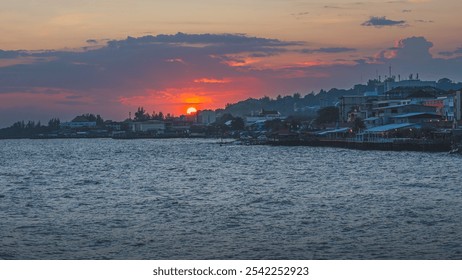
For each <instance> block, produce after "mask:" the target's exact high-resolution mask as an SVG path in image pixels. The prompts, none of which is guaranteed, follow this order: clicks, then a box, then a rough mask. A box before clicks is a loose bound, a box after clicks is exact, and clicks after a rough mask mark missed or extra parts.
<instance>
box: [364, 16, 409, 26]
mask: <svg viewBox="0 0 462 280" xmlns="http://www.w3.org/2000/svg"><path fill="white" fill-rule="evenodd" d="M361 25H363V26H373V27H384V26H399V27H406V26H407V24H406V21H404V20H391V19H387V18H386V17H370V19H369V20H367V21H365V22H363V23H362V24H361Z"/></svg>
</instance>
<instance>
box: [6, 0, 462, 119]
mask: <svg viewBox="0 0 462 280" xmlns="http://www.w3.org/2000/svg"><path fill="white" fill-rule="evenodd" d="M442 2H444V3H442ZM58 3H59V4H58ZM110 3H113V2H108V1H98V2H97V3H94V2H92V1H81V3H80V4H77V3H72V2H70V1H53V0H45V1H32V2H31V1H24V0H23V1H9V2H8V3H6V4H4V7H3V9H2V12H1V16H2V17H1V18H0V24H1V25H0V26H1V27H0V30H1V31H2V32H3V34H4V36H3V37H2V39H0V127H5V126H8V125H11V124H12V123H13V122H15V121H17V120H41V121H46V120H47V119H50V118H55V117H59V118H61V119H63V120H69V119H71V118H73V117H74V116H75V115H78V114H82V113H98V114H101V115H103V116H105V117H106V118H108V119H115V120H121V119H125V118H127V117H128V114H129V112H133V111H134V110H136V108H137V107H139V106H143V107H144V108H145V109H146V110H147V111H148V112H153V111H155V112H163V113H165V114H166V113H171V114H175V115H180V114H186V109H187V108H189V107H191V106H194V107H196V108H197V110H203V109H213V110H214V109H218V108H224V107H225V106H226V104H228V103H234V102H237V101H240V100H245V99H248V98H261V97H264V96H268V97H270V98H275V97H276V96H278V95H282V96H284V95H292V94H294V93H300V94H302V95H305V94H308V93H311V92H315V93H317V92H319V91H320V90H321V89H324V90H329V89H331V88H344V89H349V88H352V87H353V86H354V85H356V84H364V83H366V82H367V81H368V80H369V79H378V78H379V77H380V78H381V79H382V80H384V79H385V78H386V77H387V76H389V74H390V68H391V71H392V72H391V74H392V75H394V76H396V77H398V76H399V77H401V78H402V79H407V77H409V75H410V74H413V75H414V76H415V75H416V74H417V73H418V74H419V77H420V79H421V80H433V81H436V80H438V79H441V78H449V79H451V80H452V81H454V82H460V81H462V66H461V65H462V51H461V50H462V42H461V41H460V39H459V38H458V37H457V35H456V34H457V31H458V30H459V28H460V24H459V23H458V22H459V21H458V20H457V19H458V13H457V11H458V10H459V8H462V4H461V3H460V2H459V1H452V0H447V1H440V2H437V1H431V0H410V1H388V2H383V1H368V2H350V1H343V0H338V1H332V2H322V3H321V2H316V1H279V0H272V1H252V2H247V1H225V0H223V1H213V2H210V1H200V2H196V3H191V2H189V1H183V0H177V1H171V2H169V3H150V2H144V1H133V2H130V3H133V4H129V3H126V2H125V1H116V4H114V5H110ZM26 4H28V5H26ZM179 7H181V8H179ZM186 11H188V12H186ZM225 11H226V12H225ZM232 15H236V16H232Z"/></svg>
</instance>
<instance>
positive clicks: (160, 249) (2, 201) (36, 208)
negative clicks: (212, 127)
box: [0, 139, 462, 259]
mask: <svg viewBox="0 0 462 280" xmlns="http://www.w3.org/2000/svg"><path fill="white" fill-rule="evenodd" d="M0 159H1V161H0V213H1V215H0V259H462V174H461V166H462V157H461V156H454V155H448V154H444V153H436V154H432V153H415V152H382V151H355V150H344V149H335V148H312V147H269V146H236V145H223V146H220V145H219V144H217V141H216V140H135V141H116V140H109V139H97V140H21V141H0Z"/></svg>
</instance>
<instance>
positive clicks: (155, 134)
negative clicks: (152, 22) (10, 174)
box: [0, 74, 462, 151]
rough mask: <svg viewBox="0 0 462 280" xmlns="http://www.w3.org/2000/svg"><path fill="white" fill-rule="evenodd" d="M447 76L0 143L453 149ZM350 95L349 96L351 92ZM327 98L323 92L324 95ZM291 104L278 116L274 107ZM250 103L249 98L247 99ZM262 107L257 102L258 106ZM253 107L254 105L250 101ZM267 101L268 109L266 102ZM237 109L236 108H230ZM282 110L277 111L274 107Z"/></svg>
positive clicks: (89, 117)
mask: <svg viewBox="0 0 462 280" xmlns="http://www.w3.org/2000/svg"><path fill="white" fill-rule="evenodd" d="M459 86H460V84H456V83H453V82H452V81H451V80H449V79H445V78H444V79H440V80H439V81H423V80H420V79H419V76H418V74H417V75H416V76H415V77H414V76H413V75H412V74H411V75H410V76H409V78H408V79H405V80H401V77H398V78H397V77H395V76H391V75H390V77H388V78H387V79H385V80H384V81H381V80H380V79H379V80H374V81H369V84H368V86H362V87H359V86H358V85H357V86H355V88H354V91H355V94H351V93H349V94H345V95H341V94H340V95H339V96H337V97H336V98H335V97H334V96H330V98H324V99H323V98H320V99H319V98H318V100H317V101H313V102H311V104H310V102H308V103H307V102H303V100H306V99H308V97H310V98H311V97H313V94H311V96H308V95H307V96H305V97H301V95H300V94H294V96H288V97H281V96H278V98H277V99H274V100H271V99H269V98H268V97H265V98H262V99H260V100H259V101H261V102H262V101H264V100H266V101H268V100H269V101H271V102H269V103H268V102H267V103H266V107H264V106H263V105H262V106H261V107H260V108H258V107H256V106H258V105H256V106H254V107H251V106H247V108H248V107H251V109H250V110H247V111H245V110H240V112H239V113H235V112H234V114H233V110H232V109H233V108H232V107H233V106H232V105H229V106H228V107H229V108H225V109H218V110H198V111H196V110H195V109H194V108H193V109H194V110H192V111H191V112H189V114H186V115H181V116H172V115H170V114H167V115H164V114H163V113H161V112H159V113H155V112H153V113H152V114H149V113H148V112H146V111H145V109H144V108H143V107H138V109H137V111H136V112H135V113H134V114H133V116H132V113H131V112H130V113H129V115H128V118H127V119H125V120H124V121H112V120H103V119H102V117H101V116H99V115H96V116H95V115H93V114H84V115H81V116H77V117H75V118H74V119H72V120H71V121H67V122H61V121H60V120H59V119H51V120H50V121H49V123H48V126H45V125H41V124H40V123H35V122H31V121H29V122H28V123H25V122H24V121H21V122H17V123H15V124H13V125H12V126H11V127H9V128H5V129H2V130H0V138H3V139H5V138H114V139H140V138H180V137H181V138H187V137H190V138H198V137H203V138H220V139H233V140H234V141H233V143H235V144H246V145H251V144H271V145H307V146H336V147H345V148H357V149H383V150H416V151H421V150H422V151H451V150H452V151H457V150H458V149H459V148H460V145H461V139H462V129H460V127H461V125H462V122H461V121H462V93H461V89H460V87H459ZM350 92H351V91H350ZM325 96H328V93H326V94H325ZM287 100H289V101H290V102H285V103H287V104H289V105H288V106H289V109H288V108H287V104H286V107H285V108H284V113H281V112H280V111H279V110H278V107H277V106H276V105H277V104H279V106H280V104H281V103H283V102H282V101H287ZM251 101H256V100H254V99H249V100H247V101H243V103H245V102H251ZM261 102H260V103H261ZM254 103H255V102H254ZM268 104H269V105H268ZM238 105H239V104H237V105H236V104H235V106H234V107H236V106H238ZM279 108H280V107H279Z"/></svg>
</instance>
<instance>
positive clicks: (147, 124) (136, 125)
mask: <svg viewBox="0 0 462 280" xmlns="http://www.w3.org/2000/svg"><path fill="white" fill-rule="evenodd" d="M129 128H130V130H131V131H133V132H154V133H156V134H163V133H164V132H165V123H164V122H163V121H159V120H148V121H142V122H131V123H130V124H129Z"/></svg>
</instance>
